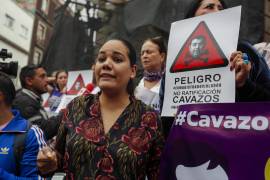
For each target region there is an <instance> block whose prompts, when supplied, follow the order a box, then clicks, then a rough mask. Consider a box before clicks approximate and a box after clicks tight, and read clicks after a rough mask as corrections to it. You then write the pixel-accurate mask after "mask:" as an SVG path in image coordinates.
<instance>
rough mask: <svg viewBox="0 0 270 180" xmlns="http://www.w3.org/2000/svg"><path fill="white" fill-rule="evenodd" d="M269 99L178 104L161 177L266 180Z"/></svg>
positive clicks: (269, 153) (269, 171) (269, 144)
mask: <svg viewBox="0 0 270 180" xmlns="http://www.w3.org/2000/svg"><path fill="white" fill-rule="evenodd" d="M269 107H270V103H222V104H221V103H220V104H200V105H194V104H193V105H182V106H180V107H179V109H178V113H177V116H176V119H175V121H174V123H173V126H172V129H171V132H170V135H169V137H168V139H167V142H166V146H165V148H164V151H163V154H162V158H161V165H160V168H161V169H160V179H162V180H163V179H164V180H165V179H166V180H167V179H172V180H173V179H181V180H263V179H265V180H270V133H269V132H270V121H269V118H270V111H269Z"/></svg>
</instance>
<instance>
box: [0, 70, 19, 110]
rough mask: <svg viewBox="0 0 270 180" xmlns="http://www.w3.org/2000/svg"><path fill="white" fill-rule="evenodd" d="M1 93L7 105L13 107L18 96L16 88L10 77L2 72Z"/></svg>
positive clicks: (0, 80) (0, 74)
mask: <svg viewBox="0 0 270 180" xmlns="http://www.w3.org/2000/svg"><path fill="white" fill-rule="evenodd" d="M0 91H1V92H2V93H3V94H4V101H5V103H6V104H7V105H12V102H13V100H14V98H15V96H16V90H15V86H14V84H13V82H12V80H11V79H10V78H9V77H8V75H6V74H5V73H2V72H0Z"/></svg>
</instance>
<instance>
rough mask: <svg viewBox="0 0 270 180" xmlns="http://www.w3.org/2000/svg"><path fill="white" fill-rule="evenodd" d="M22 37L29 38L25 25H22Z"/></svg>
mask: <svg viewBox="0 0 270 180" xmlns="http://www.w3.org/2000/svg"><path fill="white" fill-rule="evenodd" d="M21 36H22V37H24V38H27V36H28V28H27V27H25V26H24V25H21Z"/></svg>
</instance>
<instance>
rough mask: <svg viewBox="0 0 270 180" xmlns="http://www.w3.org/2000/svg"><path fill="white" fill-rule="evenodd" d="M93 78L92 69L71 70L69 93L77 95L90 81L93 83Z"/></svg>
mask: <svg viewBox="0 0 270 180" xmlns="http://www.w3.org/2000/svg"><path fill="white" fill-rule="evenodd" d="M92 79H93V71H92V70H82V71H69V72H68V82H67V90H68V91H67V94H70V95H75V94H77V93H78V92H79V91H80V90H81V89H82V88H85V87H86V85H87V84H88V83H91V82H92Z"/></svg>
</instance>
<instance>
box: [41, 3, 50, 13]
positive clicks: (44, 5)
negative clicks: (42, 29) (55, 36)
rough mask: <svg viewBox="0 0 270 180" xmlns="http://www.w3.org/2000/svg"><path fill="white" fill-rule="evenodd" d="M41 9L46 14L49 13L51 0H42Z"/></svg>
mask: <svg viewBox="0 0 270 180" xmlns="http://www.w3.org/2000/svg"><path fill="white" fill-rule="evenodd" d="M41 10H42V11H43V12H44V13H45V14H48V12H49V0H42V1H41Z"/></svg>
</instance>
